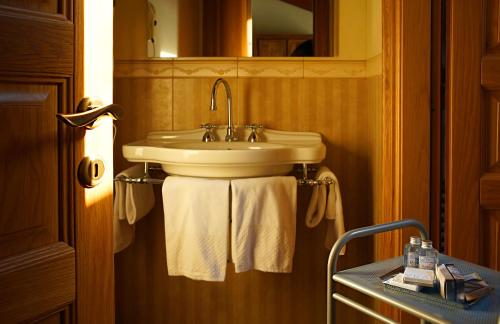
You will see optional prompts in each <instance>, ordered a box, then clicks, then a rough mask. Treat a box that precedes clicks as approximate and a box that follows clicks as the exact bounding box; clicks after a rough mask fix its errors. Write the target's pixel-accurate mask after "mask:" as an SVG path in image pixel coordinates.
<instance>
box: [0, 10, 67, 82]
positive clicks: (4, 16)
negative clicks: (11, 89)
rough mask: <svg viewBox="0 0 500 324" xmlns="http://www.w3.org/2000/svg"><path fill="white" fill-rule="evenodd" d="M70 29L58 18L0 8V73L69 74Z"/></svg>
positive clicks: (60, 17)
mask: <svg viewBox="0 0 500 324" xmlns="http://www.w3.org/2000/svg"><path fill="white" fill-rule="evenodd" d="M73 29H74V26H73V23H72V22H71V21H68V20H67V19H66V17H64V16H61V15H53V14H41V13H37V12H33V11H27V10H16V9H12V8H9V7H1V6H0V30H1V31H2V32H1V33H0V44H2V47H1V48H0V71H2V72H13V73H14V72H15V73H22V72H25V73H30V74H44V75H71V74H72V73H73V56H74V53H73V46H74V39H73V35H74V31H73Z"/></svg>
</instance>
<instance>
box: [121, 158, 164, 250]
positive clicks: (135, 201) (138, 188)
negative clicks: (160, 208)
mask: <svg viewBox="0 0 500 324" xmlns="http://www.w3.org/2000/svg"><path fill="white" fill-rule="evenodd" d="M143 175H144V167H143V166H142V165H136V166H133V167H131V168H128V169H126V170H124V171H122V172H120V173H119V174H118V175H117V177H121V176H125V177H141V176H143ZM154 204H155V196H154V192H153V185H151V184H136V183H125V182H121V181H116V182H115V198H114V208H113V214H114V222H113V223H114V229H113V236H114V242H115V245H114V248H113V251H114V252H115V253H117V252H120V251H121V250H123V249H124V248H126V247H127V246H128V245H130V243H132V241H133V238H134V226H133V225H134V224H135V223H136V222H137V221H139V220H140V219H141V218H143V217H144V216H145V215H147V214H148V213H149V212H150V211H151V209H152V208H153V206H154Z"/></svg>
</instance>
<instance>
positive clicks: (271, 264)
mask: <svg viewBox="0 0 500 324" xmlns="http://www.w3.org/2000/svg"><path fill="white" fill-rule="evenodd" d="M231 192H232V202H231V203H232V208H231V211H232V213H231V215H232V224H231V231H232V232H231V234H232V236H231V251H232V259H233V262H234V264H235V269H236V272H243V271H247V270H251V269H256V270H261V271H267V272H291V271H292V264H293V254H294V251H295V223H296V221H295V219H296V210H297V180H296V179H295V178H294V177H267V178H250V179H237V180H232V181H231Z"/></svg>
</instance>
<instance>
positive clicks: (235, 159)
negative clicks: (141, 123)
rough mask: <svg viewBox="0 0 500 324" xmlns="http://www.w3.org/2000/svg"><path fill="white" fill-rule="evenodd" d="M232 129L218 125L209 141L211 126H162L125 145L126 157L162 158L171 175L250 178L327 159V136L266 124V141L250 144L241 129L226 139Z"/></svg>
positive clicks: (133, 159)
mask: <svg viewBox="0 0 500 324" xmlns="http://www.w3.org/2000/svg"><path fill="white" fill-rule="evenodd" d="M225 132H226V129H225V128H224V127H219V128H217V129H215V130H214V135H215V137H216V141H215V142H207V143H206V142H203V141H202V140H201V139H202V137H203V134H204V133H205V130H203V129H194V130H187V131H162V132H152V133H149V134H148V137H147V138H146V139H145V140H141V141H137V142H133V143H129V144H126V145H123V148H122V149H123V156H124V157H125V158H126V159H127V160H129V161H131V162H153V163H159V164H161V166H162V169H163V170H164V171H165V172H167V173H168V174H175V175H183V176H192V177H207V178H245V177H262V176H272V175H284V174H287V173H289V172H290V171H291V170H292V168H293V165H294V164H296V163H308V164H310V163H319V162H321V161H322V160H323V159H324V158H325V153H326V149H325V145H324V144H323V143H322V141H321V135H320V134H318V133H311V132H287V131H276V130H271V129H262V130H261V131H260V132H259V135H260V138H261V141H259V142H255V143H250V142H247V141H246V139H247V138H248V135H249V134H250V131H249V130H244V131H243V130H241V131H240V141H236V142H225V141H224V135H225Z"/></svg>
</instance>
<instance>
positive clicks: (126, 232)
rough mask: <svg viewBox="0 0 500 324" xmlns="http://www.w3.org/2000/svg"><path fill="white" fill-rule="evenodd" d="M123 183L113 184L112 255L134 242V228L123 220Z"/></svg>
mask: <svg viewBox="0 0 500 324" xmlns="http://www.w3.org/2000/svg"><path fill="white" fill-rule="evenodd" d="M125 185H126V184H125V183H124V182H119V181H116V182H115V197H114V202H113V205H114V206H113V253H118V252H120V251H122V250H123V249H125V248H126V247H127V246H129V245H130V244H131V243H132V242H133V240H134V226H135V225H129V224H128V222H127V221H126V220H125V218H126V216H125V190H126V188H125Z"/></svg>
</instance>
